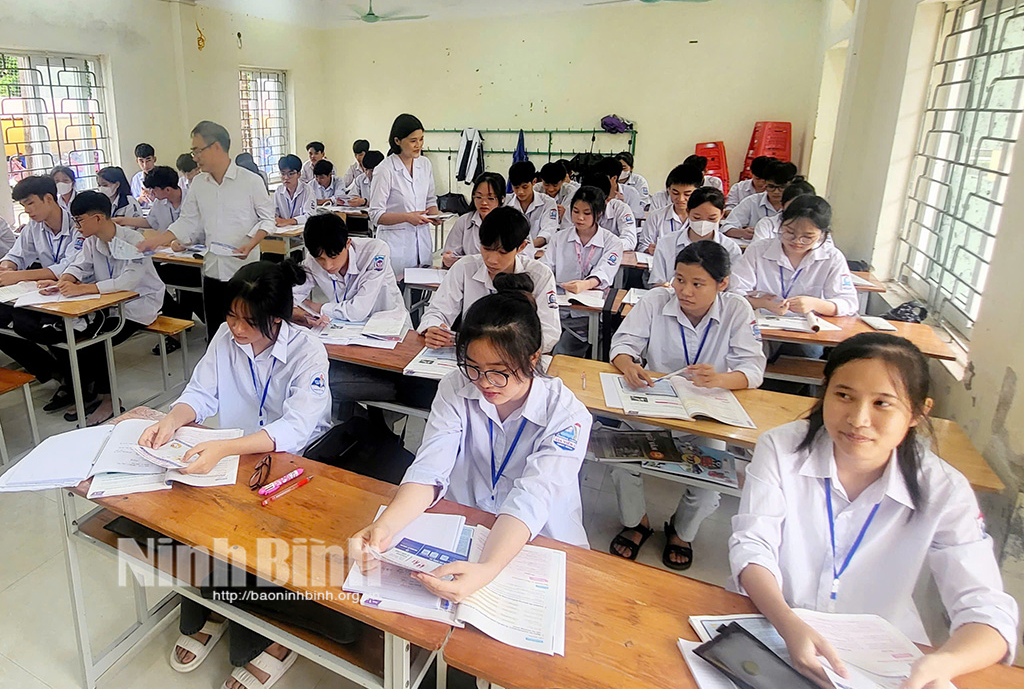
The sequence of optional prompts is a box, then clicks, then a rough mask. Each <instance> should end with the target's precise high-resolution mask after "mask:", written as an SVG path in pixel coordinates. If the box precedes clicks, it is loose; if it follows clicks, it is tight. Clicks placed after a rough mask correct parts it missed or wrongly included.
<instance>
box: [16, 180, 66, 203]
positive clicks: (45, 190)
mask: <svg viewBox="0 0 1024 689" xmlns="http://www.w3.org/2000/svg"><path fill="white" fill-rule="evenodd" d="M47 194H49V195H50V196H52V197H53V202H54V203H56V202H57V183H56V182H54V181H53V177H49V176H43V175H33V176H32V177H25V178H24V179H22V180H21V181H20V182H18V183H17V184H15V185H14V189H12V190H11V198H12V199H14V200H15V201H17V202H18V203H21V202H22V201H24V200H25V199H27V198H28V197H29V196H38V197H39V200H40V201H42V200H44V199H45V197H46V195H47Z"/></svg>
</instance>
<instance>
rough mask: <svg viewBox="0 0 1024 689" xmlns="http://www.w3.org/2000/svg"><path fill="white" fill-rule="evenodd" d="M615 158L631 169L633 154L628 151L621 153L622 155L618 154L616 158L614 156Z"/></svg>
mask: <svg viewBox="0 0 1024 689" xmlns="http://www.w3.org/2000/svg"><path fill="white" fill-rule="evenodd" d="M615 158H616V159H617V160H621V161H623V162H624V163H626V165H628V166H629V167H631V168H632V167H633V154H632V153H630V152H629V151H623V152H622V153H620V154H618V155H617V156H615Z"/></svg>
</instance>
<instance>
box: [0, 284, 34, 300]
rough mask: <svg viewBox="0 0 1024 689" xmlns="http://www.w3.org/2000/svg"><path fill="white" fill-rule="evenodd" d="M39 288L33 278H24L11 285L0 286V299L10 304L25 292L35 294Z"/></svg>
mask: <svg viewBox="0 0 1024 689" xmlns="http://www.w3.org/2000/svg"><path fill="white" fill-rule="evenodd" d="M38 291H39V289H38V288H37V287H36V283H35V281H34V280H24V281H22V282H16V283H14V284H13V285H6V286H4V287H0V301H2V302H4V303H7V304H11V303H14V302H15V301H17V300H18V299H19V298H21V297H23V296H24V295H26V294H36V293H38Z"/></svg>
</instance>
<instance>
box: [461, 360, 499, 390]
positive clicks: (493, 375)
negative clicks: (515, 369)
mask: <svg viewBox="0 0 1024 689" xmlns="http://www.w3.org/2000/svg"><path fill="white" fill-rule="evenodd" d="M459 369H460V370H461V371H462V374H463V375H464V376H466V377H467V378H469V380H470V381H472V382H474V383H475V382H476V381H478V380H480V376H483V377H484V378H485V379H486V380H487V382H488V383H490V384H491V385H493V386H494V387H496V388H503V387H505V386H506V385H508V379H509V378H510V376H509V374H507V373H505V372H504V371H495V370H493V369H492V370H490V371H481V370H480V369H479V368H477V367H476V366H474V365H473V364H459Z"/></svg>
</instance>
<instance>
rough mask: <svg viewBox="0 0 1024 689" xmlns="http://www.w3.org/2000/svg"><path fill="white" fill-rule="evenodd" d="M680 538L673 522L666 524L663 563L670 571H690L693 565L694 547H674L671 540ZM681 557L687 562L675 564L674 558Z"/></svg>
mask: <svg viewBox="0 0 1024 689" xmlns="http://www.w3.org/2000/svg"><path fill="white" fill-rule="evenodd" d="M672 538H678V535H677V534H676V527H675V525H673V524H672V522H665V539H666V540H665V551H664V552H663V553H662V554H661V563H662V564H663V565H665V566H666V567H668V568H669V569H674V570H676V571H677V572H681V571H682V570H684V569H690V565H692V564H693V547H692V546H685V545H673V544H672V543H671V542H670V540H669V539H672ZM673 555H680V556H682V557H685V558H686V562H673V561H672V556H673Z"/></svg>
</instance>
